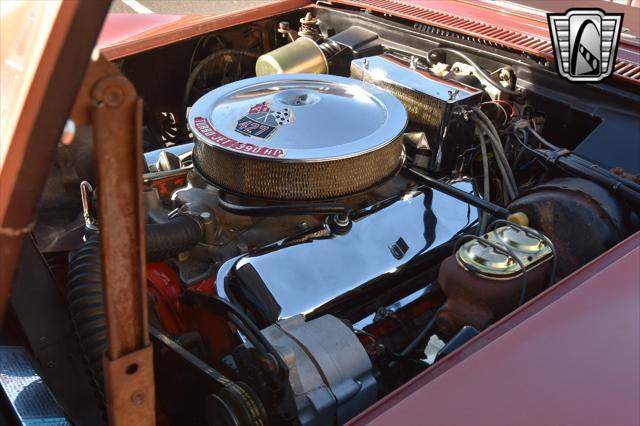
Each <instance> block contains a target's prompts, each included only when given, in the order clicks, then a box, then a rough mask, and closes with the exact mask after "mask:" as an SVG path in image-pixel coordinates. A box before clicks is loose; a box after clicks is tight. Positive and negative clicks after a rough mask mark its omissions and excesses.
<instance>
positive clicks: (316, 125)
mask: <svg viewBox="0 0 640 426" xmlns="http://www.w3.org/2000/svg"><path fill="white" fill-rule="evenodd" d="M406 123H407V113H406V111H405V109H404V107H403V106H402V104H401V103H400V101H398V100H397V99H396V98H395V97H394V96H393V95H391V94H389V93H387V92H384V91H382V90H381V89H378V88H376V87H374V86H372V85H369V84H367V83H363V82H360V81H356V80H352V79H348V78H344V77H336V76H332V75H319V74H289V75H273V76H267V77H256V78H250V79H246V80H241V81H237V82H234V83H231V84H228V85H225V86H222V87H220V88H218V89H216V90H213V91H211V92H209V93H207V94H206V95H204V96H203V97H202V98H200V99H199V100H198V101H197V102H196V103H195V104H194V105H193V107H192V108H191V111H190V113H189V125H190V127H191V129H192V131H193V133H194V135H195V137H196V143H195V147H194V152H193V161H194V165H195V167H196V169H197V170H198V171H199V173H200V174H201V175H202V176H203V177H204V178H206V179H208V180H209V181H211V182H212V183H214V184H215V185H217V186H220V187H222V188H224V189H226V190H229V191H232V192H235V193H238V194H242V195H246V196H253V197H260V198H269V199H278V200H316V199H325V198H335V197H340V196H343V195H347V194H351V193H355V192H358V191H361V190H364V189H367V188H369V187H371V186H373V185H375V184H377V183H379V182H380V181H382V180H384V179H385V178H387V177H389V176H390V175H392V174H393V173H395V172H396V171H397V170H398V169H399V167H400V166H401V164H402V160H403V148H402V137H401V136H402V132H403V130H404V128H405V125H406Z"/></svg>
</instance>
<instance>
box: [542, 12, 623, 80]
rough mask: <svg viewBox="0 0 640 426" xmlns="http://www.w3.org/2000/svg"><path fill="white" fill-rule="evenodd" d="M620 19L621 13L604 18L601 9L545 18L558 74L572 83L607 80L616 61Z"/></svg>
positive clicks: (557, 14)
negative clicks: (547, 22)
mask: <svg viewBox="0 0 640 426" xmlns="http://www.w3.org/2000/svg"><path fill="white" fill-rule="evenodd" d="M622 17H623V15H622V14H621V13H609V14H607V13H604V11H602V10H600V9H570V10H568V11H567V12H566V13H550V14H548V15H547V19H548V20H549V32H550V33H551V38H552V40H553V50H554V53H555V57H556V65H557V68H558V73H559V74H560V75H561V76H562V77H564V78H566V79H567V80H570V81H574V82H597V81H601V80H603V79H605V78H607V77H609V76H610V75H611V73H612V72H613V66H614V64H615V60H616V53H617V50H618V42H619V40H620V29H621V24H622Z"/></svg>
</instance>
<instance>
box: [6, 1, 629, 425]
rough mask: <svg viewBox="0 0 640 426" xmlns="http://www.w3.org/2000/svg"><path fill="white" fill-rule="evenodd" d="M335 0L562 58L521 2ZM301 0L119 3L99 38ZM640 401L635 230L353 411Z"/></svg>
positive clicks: (225, 18) (517, 409) (525, 413)
mask: <svg viewBox="0 0 640 426" xmlns="http://www.w3.org/2000/svg"><path fill="white" fill-rule="evenodd" d="M333 3H341V4H345V5H350V6H356V7H359V8H363V9H371V10H375V11H378V12H383V13H387V14H390V15H393V16H396V17H399V18H404V19H410V20H413V21H417V22H421V23H425V24H428V25H433V26H436V27H441V28H443V29H449V30H455V31H456V32H459V33H462V34H466V35H468V36H470V37H475V38H477V39H482V40H485V41H487V42H490V43H496V44H499V45H502V46H506V47H510V48H514V49H519V50H521V51H524V52H530V53H535V54H537V55H540V56H542V57H544V58H547V59H548V60H549V61H553V50H552V47H551V42H550V36H549V32H548V28H547V22H546V18H545V17H544V16H540V15H536V14H532V13H531V12H528V11H523V10H520V9H517V8H508V7H506V6H504V7H503V6H495V5H491V4H490V3H488V2H472V1H467V0H457V1H445V0H429V1H427V0H415V1H395V0H393V1H392V0H334V1H333ZM564 3H565V4H566V3H567V2H564ZM591 3H592V2H591ZM602 5H606V6H609V5H608V4H606V3H604V2H602ZM610 6H611V7H614V8H615V7H618V6H616V5H614V4H611V5H610ZM303 7H308V8H313V7H314V5H313V4H312V3H311V2H310V1H308V0H284V1H275V2H272V3H269V4H267V5H264V6H260V7H254V8H250V9H246V10H243V11H239V12H234V13H229V14H223V15H218V16H203V15H197V16H179V15H119V14H114V15H109V16H108V17H107V20H106V23H105V25H104V27H103V29H102V32H101V34H100V36H99V40H98V47H100V49H101V50H102V53H103V54H104V55H105V56H106V57H107V58H108V59H111V60H116V59H119V58H123V57H126V56H129V55H133V54H136V53H140V52H143V51H146V50H151V49H154V48H157V47H160V46H164V45H166V44H169V43H173V42H176V41H179V40H184V39H187V38H191V37H194V36H197V35H201V34H205V33H208V32H211V31H215V30H219V29H222V28H226V27H231V26H235V25H239V24H242V23H246V22H251V21H254V20H257V19H260V18H264V17H269V16H273V15H276V14H280V13H284V12H288V11H291V10H295V9H300V8H303ZM555 7H561V6H560V5H556V6H554V8H555ZM562 7H563V6H562ZM627 11H631V13H630V14H628V16H625V19H628V20H629V22H627V23H626V24H624V25H625V26H630V27H631V29H632V31H635V33H639V32H640V28H638V25H639V24H638V23H639V22H640V20H639V17H640V9H638V8H630V9H629V8H628V9H627ZM612 78H616V79H623V80H626V81H627V82H632V83H636V84H637V85H638V87H640V43H639V42H638V38H637V37H636V38H623V39H622V40H621V42H620V48H619V53H618V61H617V63H616V66H615V70H614V76H613V77H612ZM638 137H639V138H640V135H638ZM3 201H4V199H3ZM639 401H640V233H636V234H635V235H633V236H632V237H630V238H629V239H627V240H626V241H624V242H623V243H621V244H619V245H617V246H616V247H614V248H613V249H611V250H610V251H608V252H606V253H604V254H603V255H601V256H600V257H599V258H597V259H595V260H594V261H592V262H591V263H589V264H588V265H586V266H584V267H583V268H581V269H580V270H578V271H576V272H575V273H574V274H572V275H570V276H569V277H567V278H565V279H564V280H562V281H561V282H559V283H558V284H556V285H555V286H554V287H553V288H552V289H550V290H548V291H546V292H544V293H543V294H541V295H540V296H539V297H537V298H535V299H533V300H531V301H530V302H529V303H527V304H525V305H524V306H522V307H521V308H519V309H518V310H516V311H514V312H513V313H512V314H510V315H509V316H507V317H506V318H504V319H502V320H501V321H499V322H498V323H496V324H494V325H493V326H491V327H490V328H489V329H487V330H485V331H484V332H483V333H481V334H480V335H479V336H478V337H476V338H475V339H473V340H472V341H470V342H468V343H467V344H466V345H464V346H463V347H461V348H459V349H458V350H457V351H456V352H454V353H453V354H451V355H450V356H448V357H447V358H446V359H444V360H443V361H442V362H440V363H438V364H436V365H435V366H434V367H433V368H430V369H428V370H427V371H425V372H424V373H422V374H420V375H419V376H417V377H416V378H415V379H413V380H412V381H411V382H409V383H407V384H406V385H404V386H403V387H401V388H400V389H398V390H396V391H395V392H393V393H392V394H390V395H388V396H387V397H386V398H384V399H382V400H381V401H379V402H378V403H377V404H376V405H374V406H372V407H370V408H369V409H368V410H366V411H365V412H364V413H362V414H361V415H360V416H358V417H357V418H355V419H354V420H352V423H353V424H373V425H383V424H416V425H417V424H451V425H454V424H455V425H460V424H513V425H516V424H523V425H524V424H640V403H639Z"/></svg>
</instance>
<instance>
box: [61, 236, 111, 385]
mask: <svg viewBox="0 0 640 426" xmlns="http://www.w3.org/2000/svg"><path fill="white" fill-rule="evenodd" d="M67 300H68V301H69V309H70V311H71V316H72V318H73V322H74V325H75V328H76V334H77V335H78V340H79V341H80V346H81V348H82V353H83V355H84V357H85V361H86V362H87V365H88V367H89V370H90V371H91V373H92V374H91V376H92V378H93V380H94V382H95V385H96V388H97V389H98V391H99V392H102V389H103V385H104V381H103V374H102V358H103V356H104V353H105V352H106V350H107V320H106V316H105V312H104V293H103V290H102V261H101V259H100V238H98V236H97V235H94V236H92V237H90V238H89V239H88V240H87V241H86V242H85V243H84V244H83V245H82V247H80V249H79V250H78V251H77V252H76V253H75V255H74V256H73V257H72V258H71V261H70V262H69V274H68V282H67Z"/></svg>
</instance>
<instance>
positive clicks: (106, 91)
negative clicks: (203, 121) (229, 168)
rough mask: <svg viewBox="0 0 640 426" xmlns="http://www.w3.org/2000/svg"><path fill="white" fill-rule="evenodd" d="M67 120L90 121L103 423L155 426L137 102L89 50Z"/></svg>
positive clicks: (130, 87)
mask: <svg viewBox="0 0 640 426" xmlns="http://www.w3.org/2000/svg"><path fill="white" fill-rule="evenodd" d="M72 119H73V120H74V121H75V122H76V123H77V124H78V125H81V124H87V123H91V124H92V128H93V141H94V144H95V150H96V163H97V171H98V188H99V190H98V206H99V209H100V242H101V256H102V275H103V278H102V280H103V289H104V296H105V299H104V300H105V302H104V303H105V312H106V318H107V337H108V350H107V353H106V354H105V357H104V375H105V377H104V378H105V396H106V402H107V416H108V419H109V424H111V425H118V426H119V425H123V426H125V425H127V426H128V425H133V424H135V425H151V424H155V390H154V378H153V358H152V356H153V351H152V347H151V345H150V343H149V325H148V312H147V280H146V269H145V268H146V259H145V250H144V247H145V243H144V222H143V207H142V141H141V139H142V100H141V99H140V98H139V97H138V95H137V93H136V91H135V88H134V87H133V85H132V84H131V83H130V82H129V81H128V80H127V79H126V78H125V77H124V76H122V75H121V74H120V72H119V71H118V69H117V68H116V67H115V66H114V65H113V64H111V63H109V62H108V61H107V60H106V59H104V58H103V57H102V56H100V55H99V54H98V53H97V51H96V52H94V55H93V56H92V61H91V64H90V67H89V71H88V73H87V75H86V76H85V80H84V83H83V86H82V88H81V90H80V93H79V94H78V98H77V99H76V104H75V107H74V110H73V115H72Z"/></svg>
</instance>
